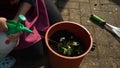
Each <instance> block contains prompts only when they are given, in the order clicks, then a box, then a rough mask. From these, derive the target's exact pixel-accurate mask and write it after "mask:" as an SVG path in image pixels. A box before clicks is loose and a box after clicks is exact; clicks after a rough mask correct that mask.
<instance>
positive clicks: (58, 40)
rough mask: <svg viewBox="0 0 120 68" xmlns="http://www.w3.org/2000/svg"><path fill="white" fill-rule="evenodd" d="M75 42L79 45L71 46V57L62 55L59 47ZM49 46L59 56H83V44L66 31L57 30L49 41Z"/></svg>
mask: <svg viewBox="0 0 120 68" xmlns="http://www.w3.org/2000/svg"><path fill="white" fill-rule="evenodd" d="M70 41H71V42H77V43H79V45H77V46H76V45H75V46H74V45H72V52H71V55H67V54H63V50H61V49H60V47H61V46H65V47H66V45H63V44H65V43H67V42H70ZM49 44H50V45H51V47H52V48H53V50H55V51H56V52H58V53H59V54H62V55H65V56H78V55H81V54H83V53H84V52H85V51H86V50H85V47H84V44H83V43H82V41H81V39H80V38H78V37H76V36H75V35H74V34H73V33H71V32H69V31H67V30H59V31H56V32H55V33H54V34H53V35H52V36H51V37H50V40H49ZM70 45H71V44H70Z"/></svg>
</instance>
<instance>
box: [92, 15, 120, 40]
mask: <svg viewBox="0 0 120 68" xmlns="http://www.w3.org/2000/svg"><path fill="white" fill-rule="evenodd" d="M91 19H93V20H96V21H98V22H99V23H100V24H101V25H103V26H104V25H106V26H108V27H109V28H110V29H111V30H112V31H113V33H114V34H116V35H117V36H118V37H119V38H120V28H118V27H116V26H113V25H111V24H109V23H107V22H106V21H105V20H104V19H102V18H100V17H98V16H96V15H95V14H92V15H91Z"/></svg>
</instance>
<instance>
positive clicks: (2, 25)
mask: <svg viewBox="0 0 120 68" xmlns="http://www.w3.org/2000/svg"><path fill="white" fill-rule="evenodd" d="M6 21H7V19H6V18H4V17H0V32H2V31H7V30H8V27H7V25H6ZM20 34H21V33H16V34H10V35H8V37H9V39H11V40H12V41H14V42H17V43H16V44H18V43H19V36H20Z"/></svg>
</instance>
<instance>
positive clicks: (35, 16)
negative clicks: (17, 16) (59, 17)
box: [15, 0, 49, 49]
mask: <svg viewBox="0 0 120 68" xmlns="http://www.w3.org/2000/svg"><path fill="white" fill-rule="evenodd" d="M26 18H27V20H26V21H25V26H26V27H27V28H30V29H31V30H32V31H33V34H28V33H23V34H22V35H21V36H20V43H19V45H18V46H17V47H16V48H15V49H23V48H27V47H30V46H32V45H33V44H35V43H36V42H38V41H39V40H41V39H42V37H41V36H42V35H44V34H45V32H46V30H47V29H48V27H49V19H48V15H47V11H46V6H45V3H44V0H36V5H35V7H34V10H30V11H29V12H28V13H27V14H26Z"/></svg>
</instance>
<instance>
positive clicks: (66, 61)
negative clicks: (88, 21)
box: [45, 21, 93, 68]
mask: <svg viewBox="0 0 120 68" xmlns="http://www.w3.org/2000/svg"><path fill="white" fill-rule="evenodd" d="M63 29H66V30H68V31H70V32H72V33H73V34H74V35H75V36H77V37H79V38H80V39H81V40H82V41H83V43H84V45H83V46H84V47H85V49H86V51H85V52H84V53H83V54H81V55H79V56H74V57H68V56H63V55H61V54H59V53H57V52H56V51H54V50H53V49H52V48H51V46H50V44H49V39H50V37H51V36H52V35H53V34H54V33H55V32H56V31H58V30H63ZM45 42H46V45H47V47H48V49H49V59H50V64H51V67H52V68H79V65H80V63H81V61H82V59H83V58H84V57H85V56H86V55H87V54H88V53H89V52H90V50H91V48H92V44H93V40H92V37H91V34H90V33H89V31H88V30H87V29H86V28H85V27H83V26H82V25H80V24H77V23H75V22H71V21H62V22H58V23H56V24H54V25H52V26H51V27H50V28H49V29H48V30H47V32H46V35H45Z"/></svg>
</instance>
